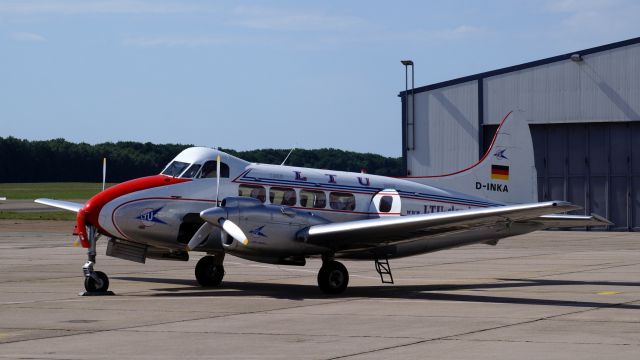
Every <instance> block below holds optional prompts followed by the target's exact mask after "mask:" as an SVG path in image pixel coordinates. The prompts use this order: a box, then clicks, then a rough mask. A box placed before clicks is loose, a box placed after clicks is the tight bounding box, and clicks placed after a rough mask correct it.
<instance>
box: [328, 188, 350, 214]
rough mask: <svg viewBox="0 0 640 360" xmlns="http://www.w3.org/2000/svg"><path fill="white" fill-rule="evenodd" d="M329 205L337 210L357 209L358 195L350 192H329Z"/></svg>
mask: <svg viewBox="0 0 640 360" xmlns="http://www.w3.org/2000/svg"><path fill="white" fill-rule="evenodd" d="M329 206H330V207H331V208H332V209H336V210H349V211H351V210H355V208H356V197H355V196H353V194H350V193H343V192H332V193H330V194H329Z"/></svg>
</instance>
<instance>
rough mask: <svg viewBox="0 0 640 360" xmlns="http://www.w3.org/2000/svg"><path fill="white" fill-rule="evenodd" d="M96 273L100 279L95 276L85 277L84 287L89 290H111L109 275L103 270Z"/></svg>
mask: <svg viewBox="0 0 640 360" xmlns="http://www.w3.org/2000/svg"><path fill="white" fill-rule="evenodd" d="M95 275H96V276H97V277H98V278H99V279H100V281H96V280H95V279H94V278H93V277H91V276H87V277H85V278H84V288H85V290H87V292H106V291H107V290H109V277H108V276H107V274H105V273H103V272H102V271H96V272H95Z"/></svg>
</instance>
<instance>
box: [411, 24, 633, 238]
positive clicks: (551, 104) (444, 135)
mask: <svg viewBox="0 0 640 360" xmlns="http://www.w3.org/2000/svg"><path fill="white" fill-rule="evenodd" d="M400 97H401V99H402V129H403V131H402V134H403V136H402V148H403V161H404V170H405V172H406V174H408V175H413V176H425V175H438V174H445V173H450V172H453V171H456V170H459V169H463V168H466V167H468V166H469V165H472V164H474V163H476V162H477V161H478V159H479V158H480V157H482V155H483V154H484V152H485V150H486V149H487V148H488V147H489V145H490V143H491V140H492V138H493V135H494V133H495V131H496V129H497V127H498V124H499V123H500V122H501V121H502V119H503V118H504V117H505V115H506V114H507V113H508V112H509V111H512V110H516V111H518V116H519V117H521V118H524V119H525V120H526V121H527V122H528V123H529V127H530V129H531V135H532V138H533V145H534V152H535V162H536V170H537V173H538V198H539V200H540V201H543V200H567V201H570V202H573V203H575V204H578V205H581V206H583V207H584V210H581V211H579V212H577V213H585V214H589V213H596V214H599V215H602V216H605V217H607V218H608V219H610V220H611V221H613V222H614V223H615V226H612V227H611V229H610V230H617V231H634V230H635V231H639V230H640V37H638V38H634V39H630V40H626V41H620V42H616V43H612V44H608V45H604V46H598V47H595V48H591V49H586V50H580V51H573V52H571V53H567V54H564V55H559V56H554V57H551V58H547V59H542V60H538V61H533V62H529V63H526V64H521V65H515V66H510V67H506V68H503V69H498V70H494V71H489V72H485V73H481V74H477V75H471V76H466V77H462V78H459V79H454V80H449V81H445V82H441V83H437V84H432V85H427V86H422V87H418V88H415V89H413V90H408V91H407V92H404V91H403V92H401V93H400ZM412 99H415V103H412Z"/></svg>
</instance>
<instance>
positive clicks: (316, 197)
mask: <svg viewBox="0 0 640 360" xmlns="http://www.w3.org/2000/svg"><path fill="white" fill-rule="evenodd" d="M300 205H301V206H302V207H306V208H316V209H322V208H325V207H326V206H327V195H325V193H324V191H316V190H301V191H300Z"/></svg>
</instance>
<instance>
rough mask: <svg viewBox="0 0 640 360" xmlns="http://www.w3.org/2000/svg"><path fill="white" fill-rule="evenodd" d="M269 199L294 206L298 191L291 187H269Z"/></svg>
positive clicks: (273, 202) (276, 202) (274, 202)
mask: <svg viewBox="0 0 640 360" xmlns="http://www.w3.org/2000/svg"><path fill="white" fill-rule="evenodd" d="M269 201H270V202H271V203H272V204H274V205H287V206H294V205H295V204H296V191H295V190H293V189H291V188H284V187H272V188H271V189H269Z"/></svg>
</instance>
